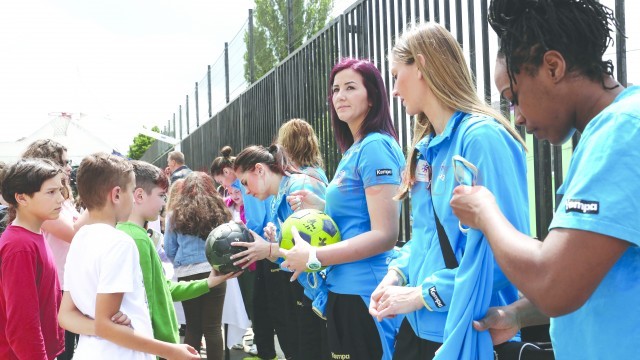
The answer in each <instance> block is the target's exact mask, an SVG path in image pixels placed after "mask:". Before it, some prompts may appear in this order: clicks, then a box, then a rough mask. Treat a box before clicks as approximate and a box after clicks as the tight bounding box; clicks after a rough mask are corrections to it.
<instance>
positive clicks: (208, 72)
mask: <svg viewBox="0 0 640 360" xmlns="http://www.w3.org/2000/svg"><path fill="white" fill-rule="evenodd" d="M207 93H208V95H209V96H207V103H208V104H209V119H211V117H212V116H213V114H212V110H211V65H207Z"/></svg>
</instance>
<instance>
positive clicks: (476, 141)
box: [422, 120, 529, 311]
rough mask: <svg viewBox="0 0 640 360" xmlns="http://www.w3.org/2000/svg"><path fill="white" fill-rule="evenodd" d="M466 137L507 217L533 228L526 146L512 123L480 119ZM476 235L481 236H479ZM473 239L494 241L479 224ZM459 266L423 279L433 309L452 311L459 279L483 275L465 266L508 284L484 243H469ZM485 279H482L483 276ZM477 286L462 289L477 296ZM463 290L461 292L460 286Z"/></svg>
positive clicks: (481, 181)
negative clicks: (511, 131) (471, 245)
mask: <svg viewBox="0 0 640 360" xmlns="http://www.w3.org/2000/svg"><path fill="white" fill-rule="evenodd" d="M461 135H462V136H464V138H463V139H462V144H463V147H462V153H461V154H460V155H461V156H463V157H464V158H465V159H467V160H468V161H469V162H471V163H472V164H474V165H475V166H476V167H477V168H478V177H477V184H478V185H483V186H485V187H487V188H488V189H489V190H490V191H491V192H492V193H493V194H494V196H495V199H496V203H497V204H498V206H499V207H500V209H501V210H502V212H503V214H504V215H505V217H506V218H507V219H508V220H509V222H511V224H513V226H514V227H515V228H516V229H518V230H519V231H520V232H523V233H525V234H528V233H529V213H528V209H529V205H528V193H527V183H526V179H527V177H526V159H525V156H524V155H525V154H524V148H523V147H522V146H521V145H520V143H519V142H517V140H515V138H513V136H511V134H509V133H508V132H507V131H506V129H504V127H503V126H502V125H500V124H498V123H497V122H495V121H493V120H492V121H490V122H487V121H483V122H479V123H478V124H477V125H475V126H471V127H470V128H469V129H467V131H466V132H465V133H464V134H461ZM471 237H480V239H478V240H477V241H476V240H474V241H472V240H471ZM467 243H474V244H477V243H488V242H487V240H486V239H484V235H483V234H482V233H481V232H479V231H475V230H471V231H469V233H468V234H467ZM463 262H466V263H467V265H465V266H464V267H463V266H460V267H458V268H456V269H443V270H440V271H437V272H434V273H433V274H432V275H431V276H429V277H427V278H426V279H425V280H424V281H423V282H422V294H423V298H424V301H425V304H426V305H427V308H430V309H431V310H433V311H448V305H449V304H450V303H451V298H452V296H453V293H454V288H455V286H456V285H458V284H460V283H462V282H465V283H475V281H470V280H469V279H471V278H473V277H475V276H478V275H479V273H476V274H469V273H460V272H459V269H461V268H464V269H474V270H478V271H480V269H483V270H482V273H484V274H485V276H489V275H488V273H487V272H491V273H492V274H493V275H492V276H491V278H492V281H496V283H495V284H493V285H492V286H491V288H490V289H491V290H492V289H493V288H499V287H504V286H505V285H506V284H507V283H506V278H505V277H504V276H503V275H502V272H501V271H500V269H499V268H497V265H495V267H494V264H495V262H494V259H493V256H492V253H491V251H490V250H489V251H484V250H483V248H482V247H478V248H469V247H466V248H465V249H464V251H463V252H462V256H461V257H460V259H459V263H460V264H461V265H462V263H463ZM479 281H481V280H479ZM475 291H480V289H475V290H474V289H467V290H465V291H462V293H466V294H465V295H466V296H469V298H471V297H472V296H473V295H472V294H473V293H474V292H475ZM456 293H457V294H461V293H460V292H459V291H458V292H456Z"/></svg>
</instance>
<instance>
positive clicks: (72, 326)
mask: <svg viewBox="0 0 640 360" xmlns="http://www.w3.org/2000/svg"><path fill="white" fill-rule="evenodd" d="M58 323H60V326H62V328H63V329H65V330H69V331H71V332H73V333H76V334H81V335H95V334H96V327H95V321H93V320H91V319H90V318H88V317H86V316H84V314H82V313H81V312H80V310H78V308H77V307H76V304H74V303H73V300H72V299H71V294H69V292H68V291H65V292H64V294H63V295H62V303H60V310H58Z"/></svg>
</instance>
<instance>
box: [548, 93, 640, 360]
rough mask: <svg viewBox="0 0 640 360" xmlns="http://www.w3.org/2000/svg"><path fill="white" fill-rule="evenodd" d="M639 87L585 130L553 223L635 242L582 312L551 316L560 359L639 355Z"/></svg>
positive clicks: (599, 286) (617, 98)
mask: <svg viewBox="0 0 640 360" xmlns="http://www.w3.org/2000/svg"><path fill="white" fill-rule="evenodd" d="M639 144H640V87H638V86H634V87H630V88H628V89H626V90H624V91H623V92H622V93H621V94H619V95H618V96H617V97H616V99H615V101H614V102H613V103H611V104H610V105H609V106H608V107H606V108H605V109H604V110H603V111H602V112H601V113H600V114H598V115H597V116H596V117H594V118H593V119H592V120H591V121H590V122H589V124H588V125H587V126H586V128H585V129H584V132H583V133H582V137H581V138H580V142H579V143H578V146H577V147H576V149H575V152H574V154H573V156H572V158H571V163H570V165H569V170H568V173H567V177H566V179H565V181H564V183H563V184H562V186H561V187H560V189H559V190H558V192H559V193H561V194H563V197H562V201H561V202H560V204H559V206H558V210H557V211H556V213H555V215H554V217H553V220H552V222H551V225H550V226H549V228H550V229H554V228H566V229H579V230H585V231H591V232H595V233H599V234H603V235H608V236H611V237H615V238H617V239H620V240H624V241H627V242H629V244H630V245H631V246H630V247H629V248H628V249H627V251H625V252H624V254H623V255H622V257H621V258H620V259H619V260H618V261H617V262H616V263H615V264H614V265H613V267H612V268H611V269H610V270H609V272H608V273H607V274H606V276H605V277H604V279H602V282H601V283H600V285H598V287H597V288H596V290H595V291H594V292H593V294H591V297H589V299H588V300H587V302H586V303H585V304H584V305H582V307H580V308H579V309H578V310H576V311H574V312H572V313H570V314H567V315H564V316H560V317H557V318H553V319H551V340H552V342H553V348H554V352H555V354H556V358H558V359H587V360H588V359H633V358H637V357H638V354H639V350H638V344H640V326H639V324H638V321H639V320H640V306H638V299H640V249H639V248H638V245H640V230H639V228H638V214H640V200H638V194H640V181H638V179H640V165H639V163H638V160H639V159H640V146H639ZM559 261H562V259H559Z"/></svg>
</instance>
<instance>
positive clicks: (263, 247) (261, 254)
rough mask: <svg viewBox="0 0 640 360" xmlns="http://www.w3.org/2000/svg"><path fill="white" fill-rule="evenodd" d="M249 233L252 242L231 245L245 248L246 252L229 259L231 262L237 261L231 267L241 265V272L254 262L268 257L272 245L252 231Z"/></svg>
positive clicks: (238, 242) (237, 242) (236, 242)
mask: <svg viewBox="0 0 640 360" xmlns="http://www.w3.org/2000/svg"><path fill="white" fill-rule="evenodd" d="M249 232H251V235H252V236H253V242H242V241H235V242H232V243H231V246H242V247H246V248H247V250H244V251H241V252H239V253H237V254H235V255H232V256H231V257H230V259H231V260H235V259H239V260H238V261H235V262H234V263H233V265H235V266H240V264H243V265H242V269H243V270H244V269H246V268H247V267H249V265H251V264H253V263H254V262H256V261H258V260H262V259H266V258H267V257H269V254H270V253H271V251H270V250H271V245H272V244H273V243H271V242H268V241H266V240H265V239H263V238H262V236H260V235H258V234H256V233H255V232H254V231H253V230H249ZM273 255H274V254H271V256H273Z"/></svg>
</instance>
